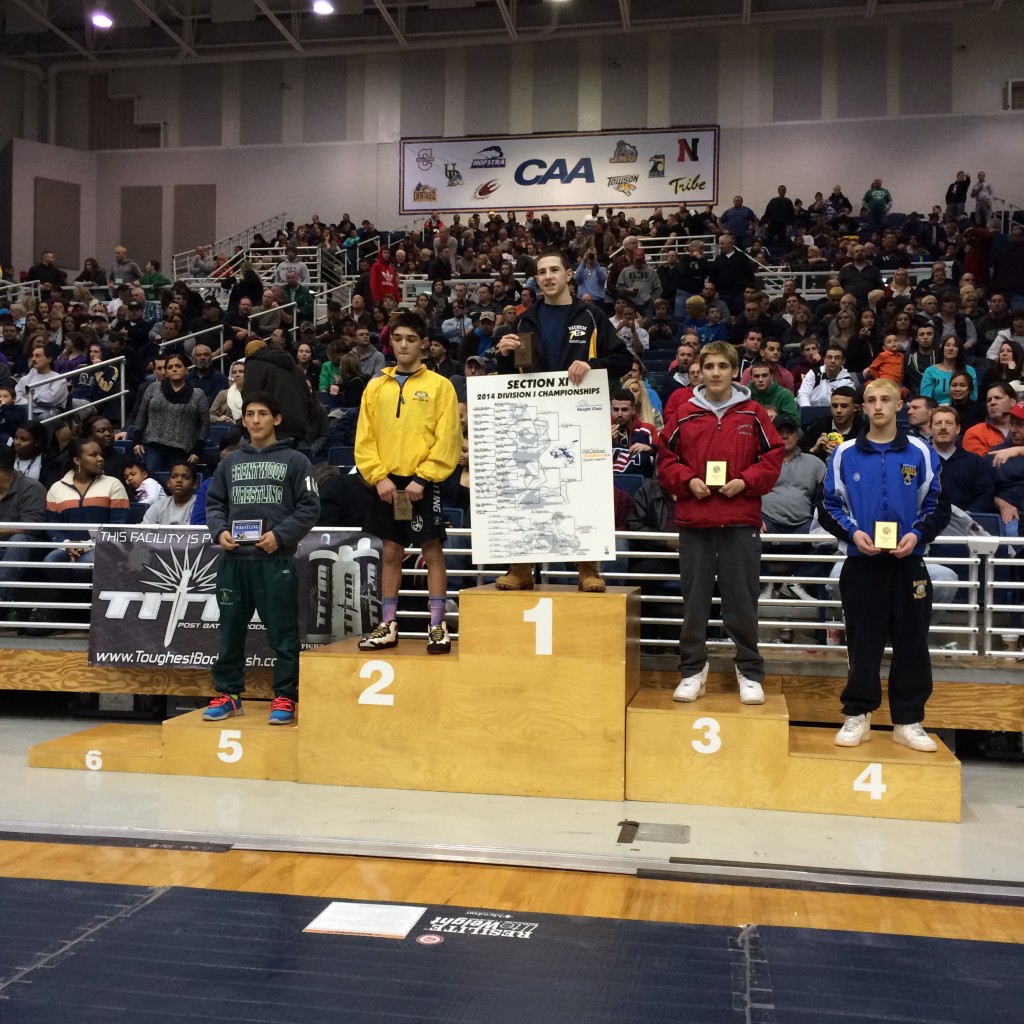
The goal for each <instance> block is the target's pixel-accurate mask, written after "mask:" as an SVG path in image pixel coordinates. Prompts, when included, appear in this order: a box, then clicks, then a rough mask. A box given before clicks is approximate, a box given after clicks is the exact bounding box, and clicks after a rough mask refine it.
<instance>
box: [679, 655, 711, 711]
mask: <svg viewBox="0 0 1024 1024" xmlns="http://www.w3.org/2000/svg"><path fill="white" fill-rule="evenodd" d="M707 681H708V664H707V662H704V667H703V668H702V669H701V670H700V671H699V672H695V673H694V674H693V675H692V676H683V678H682V679H680V680H679V685H678V686H677V687H676V688H675V689H674V690H673V691H672V699H673V700H678V701H682V702H683V703H684V704H689V703H690V702H691V701H695V700H696V699H697V698H698V697H703V696H704V684H705V683H706V682H707Z"/></svg>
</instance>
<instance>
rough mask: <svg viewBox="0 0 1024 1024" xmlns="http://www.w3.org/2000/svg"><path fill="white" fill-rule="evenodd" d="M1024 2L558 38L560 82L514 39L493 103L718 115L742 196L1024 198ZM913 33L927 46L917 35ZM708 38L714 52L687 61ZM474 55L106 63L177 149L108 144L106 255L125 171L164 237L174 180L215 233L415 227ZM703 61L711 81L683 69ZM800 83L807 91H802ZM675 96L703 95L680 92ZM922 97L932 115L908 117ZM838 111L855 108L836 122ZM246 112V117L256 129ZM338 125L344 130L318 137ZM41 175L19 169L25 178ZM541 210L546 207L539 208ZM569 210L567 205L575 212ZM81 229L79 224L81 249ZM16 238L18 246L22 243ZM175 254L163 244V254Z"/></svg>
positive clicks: (56, 159)
mask: <svg viewBox="0 0 1024 1024" xmlns="http://www.w3.org/2000/svg"><path fill="white" fill-rule="evenodd" d="M1018 16H1019V8H1017V7H1016V6H1014V7H1013V8H1012V9H1011V8H1010V7H1006V8H1004V9H1003V10H1001V11H998V12H991V13H990V12H987V11H986V12H981V11H979V10H977V9H972V10H971V11H967V12H962V13H955V14H949V13H930V14H926V15H924V16H923V17H924V18H927V19H929V20H927V21H921V22H910V21H908V20H907V19H903V20H902V21H901V20H899V19H893V18H885V19H882V18H876V19H874V20H872V21H868V20H866V19H864V18H855V19H851V20H850V21H849V23H842V22H830V21H819V22H814V21H807V22H804V23H798V24H789V25H783V24H764V25H755V26H748V27H746V28H741V27H738V26H734V27H730V28H728V29H723V30H714V29H702V30H701V32H700V33H698V34H697V35H696V36H695V34H694V33H693V32H690V31H683V30H679V31H674V32H665V33H659V34H658V35H645V34H634V35H631V36H629V37H628V46H626V47H619V48H618V49H616V46H615V45H614V42H610V41H609V40H608V39H605V38H600V37H584V38H580V39H565V40H559V41H558V44H557V47H558V58H557V62H558V76H559V78H556V79H555V81H554V82H553V76H552V74H551V67H550V66H549V65H550V62H551V54H550V48H549V50H547V51H545V50H543V49H542V48H539V49H536V50H535V48H533V47H530V46H527V45H523V46H517V45H514V44H513V45H509V46H508V47H507V48H506V50H507V53H508V55H509V65H510V67H511V68H512V69H514V70H515V73H514V74H512V75H511V79H510V81H509V86H508V88H503V89H501V90H497V92H496V93H495V95H494V101H495V102H496V103H497V102H499V101H500V106H501V108H502V109H500V110H496V111H495V123H496V124H509V125H511V126H513V128H514V129H515V130H516V131H519V132H523V133H529V132H530V131H532V130H533V128H534V125H535V123H536V121H537V118H538V113H537V112H538V111H540V112H541V113H540V115H539V116H540V117H541V119H542V121H543V119H544V118H545V117H547V118H551V117H554V118H555V119H557V120H558V121H559V122H561V121H563V120H564V122H565V129H564V130H566V131H572V130H577V131H591V130H595V129H601V128H607V129H615V128H620V127H623V124H622V123H621V121H622V118H623V117H625V116H626V115H627V114H628V120H629V122H630V125H631V126H635V127H640V126H643V127H650V128H655V127H662V126H667V125H670V124H672V123H673V120H674V118H673V111H676V112H680V111H682V112H685V114H686V116H687V117H688V118H689V119H690V123H697V122H700V123H718V124H719V125H721V128H722V132H721V152H720V175H719V201H720V203H725V202H728V201H729V199H730V198H731V196H732V195H733V194H734V193H736V192H739V193H740V194H742V195H743V196H744V197H745V199H746V200H747V202H748V204H749V205H751V206H753V207H754V208H755V209H758V210H760V209H761V208H763V206H764V204H765V202H766V201H767V200H768V199H769V198H770V197H771V196H772V195H773V194H774V192H775V188H776V186H777V185H778V184H779V183H780V182H783V181H784V182H785V183H786V184H787V185H788V186H789V189H790V195H791V196H799V197H800V198H802V199H804V201H805V202H808V201H810V199H811V198H812V196H813V193H814V191H815V190H818V189H821V190H822V191H825V192H827V191H828V189H829V188H830V186H831V185H832V184H833V183H835V182H836V181H838V182H840V183H841V184H842V185H843V186H844V188H845V190H846V191H847V194H849V195H850V196H851V197H854V198H856V197H858V196H860V195H861V194H862V193H863V191H864V189H865V188H866V187H867V184H868V182H869V181H870V180H871V178H872V177H874V176H875V175H876V174H877V175H881V176H882V177H883V178H884V179H885V182H886V184H887V186H888V187H889V188H890V189H891V191H892V192H893V194H894V196H895V200H896V206H897V208H899V209H903V210H909V209H912V208H917V209H920V210H923V209H927V208H928V207H930V206H931V205H932V204H933V203H935V202H941V201H942V197H943V194H944V192H945V188H946V185H947V184H948V182H949V181H951V180H952V177H953V175H954V174H955V172H956V170H959V169H961V168H963V169H965V170H967V171H969V172H970V173H971V174H972V175H973V174H975V173H976V172H977V171H978V170H980V169H984V170H986V171H987V172H988V174H989V178H990V180H991V181H992V182H993V183H994V185H995V187H996V191H997V194H999V195H1003V196H1005V197H1006V198H1007V199H1010V200H1012V201H1014V202H1016V203H1017V204H1018V205H1022V206H1024V175H1022V174H1021V173H1020V171H1019V167H1018V164H1019V160H1018V154H1019V153H1020V152H1021V143H1022V142H1024V115H1022V114H1021V113H1008V112H1003V111H1002V110H1001V99H1002V84H1003V82H1004V81H1005V80H1006V79H1007V78H1010V77H1020V78H1024V51H1021V49H1020V46H1019V41H1020V38H1021V36H1020V26H1019V23H1018ZM918 35H919V36H920V40H921V42H922V45H921V46H920V47H918V46H917V45H915V43H916V41H917V38H918ZM698 36H699V39H700V50H701V52H700V54H699V55H698V56H697V57H695V58H694V60H692V61H690V60H687V59H686V55H687V53H688V50H689V48H690V47H692V45H693V44H694V40H695V38H697V37H698ZM616 38H617V39H618V42H620V43H621V42H622V38H621V37H616ZM935 39H944V40H946V41H947V43H946V45H947V50H948V52H936V50H935V47H934V46H932V45H925V43H926V42H927V41H928V40H932V41H933V40H935ZM794 41H796V43H798V44H799V45H796V43H795V42H794ZM801 46H802V47H804V49H807V48H815V49H817V48H819V47H820V54H821V59H820V60H814V61H805V62H804V63H803V64H802V65H801V74H797V75H794V74H792V72H791V69H790V67H789V62H792V61H799V60H800V56H801V54H800V47H801ZM874 47H877V48H878V51H879V55H878V56H876V57H875V58H874V61H873V67H874V68H875V71H874V74H875V75H876V76H877V77H876V79H875V82H876V85H877V87H876V88H874V89H865V90H863V91H862V92H861V93H858V88H857V76H855V75H852V74H851V73H850V71H849V68H850V65H851V62H853V61H855V60H856V55H857V54H858V53H859V54H861V55H862V58H863V55H864V54H865V53H868V54H872V55H874V54H876V51H875V50H874V49H873V48H874ZM475 52H476V51H474V50H473V49H469V48H454V47H453V48H450V49H449V50H448V51H447V53H445V54H443V55H439V54H438V53H436V52H427V53H422V52H417V51H411V52H409V53H408V54H405V55H404V56H403V59H402V60H401V61H382V60H379V59H378V58H376V57H363V56H357V57H345V58H338V59H337V66H336V68H335V66H334V63H333V62H332V63H330V65H329V66H328V67H327V68H326V69H325V68H324V66H323V65H322V64H321V65H320V67H319V68H317V69H313V68H312V67H310V70H309V73H308V74H307V73H306V68H305V67H304V63H305V62H303V61H301V60H298V59H295V60H286V61H273V62H269V63H267V62H252V63H245V62H236V63H233V64H232V63H225V64H223V65H222V66H219V67H218V68H217V71H218V74H217V75H214V76H212V78H211V81H212V82H213V83H215V87H214V88H211V89H210V90H209V95H206V96H204V98H203V102H202V103H198V104H197V103H196V102H195V99H194V97H195V92H196V90H195V89H194V88H193V89H187V88H183V87H182V85H183V82H184V81H185V78H184V76H193V77H194V76H195V75H196V73H197V72H196V68H195V66H192V65H186V66H181V67H170V68H167V67H164V68H158V69H151V70H145V69H144V70H121V71H117V72H115V73H113V74H112V76H111V82H110V91H111V93H112V94H116V95H134V96H136V97H137V98H138V99H137V110H138V116H139V118H140V119H141V120H146V121H157V120H159V121H162V122H164V124H165V128H164V137H165V140H166V141H167V143H168V145H169V146H170V147H171V148H168V149H164V150H159V151H153V150H147V151H142V150H131V151H125V152H118V153H100V154H98V155H97V156H96V158H95V167H96V175H97V179H96V185H97V187H96V194H97V196H98V207H97V209H96V211H95V222H96V224H95V233H94V237H95V240H96V245H97V246H98V254H102V256H103V258H105V257H106V254H107V253H108V252H109V249H110V248H111V247H112V246H113V245H114V244H115V243H116V241H117V240H118V239H117V236H118V233H119V230H120V225H119V223H118V218H119V209H120V204H119V189H120V187H121V186H122V185H137V184H162V185H163V186H164V203H163V209H162V211H161V212H160V214H159V215H160V216H161V217H162V218H163V219H164V225H163V228H164V230H163V237H164V239H166V240H167V245H168V246H170V240H171V239H172V237H173V232H172V230H171V228H172V217H173V210H172V209H171V204H172V192H171V188H170V186H172V185H174V184H183V183H193V182H194V183H211V182H215V183H216V184H217V186H218V212H217V230H218V235H220V236H225V235H228V234H231V233H232V232H234V231H237V230H240V229H242V228H245V227H247V226H249V225H250V224H252V223H255V222H256V221H258V220H260V219H262V218H263V217H266V216H269V215H271V214H273V213H276V212H278V211H281V210H286V211H287V212H288V214H289V216H290V217H291V218H292V219H294V220H302V219H305V218H306V217H308V216H309V215H311V214H312V213H314V212H316V213H319V214H320V216H321V217H322V218H323V219H325V220H331V219H334V218H336V217H337V216H338V215H340V213H341V212H343V211H347V212H349V213H351V214H352V215H353V216H355V217H357V219H359V218H361V217H363V216H366V217H369V218H371V219H373V220H374V221H375V222H376V223H377V224H378V225H380V226H382V227H385V226H386V227H398V226H400V225H402V224H403V222H407V221H408V218H402V217H399V215H398V212H397V208H398V202H397V200H398V183H397V146H396V145H395V142H396V141H397V140H398V139H399V138H400V137H401V135H402V134H407V135H408V134H418V132H417V131H416V128H417V126H418V125H420V124H422V123H424V122H427V123H431V124H433V123H436V124H439V125H443V130H444V134H446V135H452V136H457V135H461V134H464V133H466V132H467V128H468V127H469V126H472V127H478V121H479V120H480V111H481V108H480V104H479V103H478V102H477V101H475V100H474V101H473V102H472V103H470V102H468V100H467V95H466V89H467V85H468V84H469V83H470V82H473V81H480V82H481V83H482V85H481V88H483V89H484V90H485V91H486V89H487V77H486V74H485V73H484V71H483V69H481V74H480V75H479V76H476V77H474V76H473V75H468V76H467V71H466V69H467V66H472V63H473V60H474V54H475ZM615 54H619V55H621V56H622V57H624V59H623V60H622V61H621V62H620V63H621V67H618V68H613V67H612V66H611V65H610V63H609V61H610V59H611V56H614V55H615ZM534 57H538V59H532V58H534ZM321 60H322V58H321ZM694 69H698V70H694ZM261 71H263V72H265V73H266V74H267V75H270V76H271V78H272V79H273V80H272V81H265V82H264V88H263V89H262V92H260V95H261V96H262V97H263V99H262V100H261V102H262V103H263V104H264V105H265V106H266V107H267V117H266V121H267V123H268V124H272V125H274V126H276V127H275V129H274V133H276V134H274V137H271V138H266V137H265V136H264V138H266V142H267V143H274V144H261V145H252V146H243V145H239V143H240V141H241V140H242V139H243V138H244V137H246V135H250V134H252V132H251V124H252V116H253V113H254V111H253V96H254V95H255V94H254V93H253V92H251V91H247V89H248V88H249V86H248V85H247V83H251V82H252V81H253V76H255V75H259V74H260V73H261ZM271 71H273V75H271ZM12 73H13V72H12ZM695 73H700V74H701V75H702V76H703V77H702V78H701V80H700V81H699V82H696V83H693V82H688V80H687V78H688V75H693V74H695ZM274 76H276V77H274ZM278 79H280V81H278ZM527 79H528V80H527ZM559 80H561V81H562V82H564V83H565V87H564V93H563V92H562V91H561V90H558V89H557V83H558V81H559ZM420 82H422V83H423V84H422V88H421V89H420V87H419V86H418V83H420ZM267 86H270V87H267ZM553 87H554V91H553ZM803 89H806V90H807V91H808V93H809V94H810V96H811V100H810V102H807V103H805V102H803V99H804V98H803V97H802V96H801V95H800V90H803ZM314 90H315V91H314ZM307 92H308V95H307ZM87 93H88V89H87V79H86V75H85V73H83V72H80V71H71V72H66V73H64V72H62V73H60V74H59V75H58V76H57V93H56V95H57V100H58V103H57V108H56V119H57V125H58V136H57V137H58V138H59V139H60V140H61V141H62V143H63V144H64V145H66V146H71V147H75V148H83V147H84V146H85V145H86V143H87V139H88V108H87V103H86V101H85V97H86V95H87ZM680 93H684V94H685V95H686V96H688V97H696V98H698V99H697V101H692V100H690V101H684V100H682V99H681V98H680ZM403 94H404V95H405V97H406V102H405V105H404V106H403V102H402V97H403ZM424 94H426V96H427V98H426V99H425V96H424ZM546 96H551V99H550V100H548V101H546V99H545V97H546ZM629 97H633V98H634V99H635V102H634V103H633V104H630V102H628V100H629ZM317 103H326V104H336V105H339V109H343V110H344V116H343V117H342V116H338V117H335V118H330V117H326V116H324V117H309V116H307V117H304V116H303V114H304V111H306V112H308V111H309V110H310V108H311V105H315V104H317ZM15 106H16V104H14V103H13V100H12V101H11V102H9V103H6V104H3V103H0V138H2V135H3V123H2V122H3V121H4V119H5V118H7V119H9V118H10V117H11V116H13V114H12V111H13V110H14V107H15ZM876 107H877V109H876ZM922 109H926V110H935V111H936V112H935V113H934V114H928V115H914V116H911V115H908V114H907V113H906V111H912V110H922ZM211 110H215V111H217V112H218V115H219V116H217V117H214V118H213V119H212V121H211V122H210V123H211V125H212V126H213V127H214V132H215V136H214V137H218V138H219V139H220V143H221V146H220V147H219V148H182V147H181V146H180V145H177V143H179V142H180V140H181V138H182V137H194V136H195V134H196V133H195V132H194V131H189V127H188V126H189V125H190V124H194V123H195V119H197V118H203V117H204V114H205V113H206V112H208V111H211ZM793 110H810V111H812V112H814V113H817V112H818V111H819V110H820V118H819V119H816V120H814V121H804V122H780V121H775V120H773V119H774V118H775V117H777V116H780V114H782V113H784V112H786V111H793ZM5 111H7V114H5ZM435 111H436V116H433V114H434V112H435ZM840 111H842V112H844V114H846V115H851V114H857V115H859V116H857V117H852V116H848V117H846V118H845V119H842V118H840V116H839V114H840ZM603 112H607V113H608V116H611V113H612V112H614V113H615V118H616V123H615V124H609V123H604V122H603V120H602V117H603ZM256 113H258V108H257V111H256ZM40 120H42V121H43V122H45V120H46V119H45V118H43V119H40ZM245 124H248V125H250V128H249V129H246V130H245V131H243V126H244V125H245ZM307 124H308V125H312V126H314V128H311V129H310V130H311V131H314V130H315V132H316V138H315V139H309V138H306V137H305V125H307ZM332 126H333V127H332ZM42 127H43V129H44V130H45V124H43V126H42ZM183 127H184V129H185V130H184V132H183ZM332 132H333V133H334V134H336V135H338V136H342V137H339V138H336V139H331V138H329V137H328V138H325V137H324V136H325V135H327V136H329V135H330V134H331V133H332ZM208 134H209V133H208ZM272 134H273V133H272ZM257 135H259V133H257ZM26 152H27V151H26ZM34 152H38V151H34ZM16 159H18V157H17V155H16ZM33 159H35V158H33ZM65 160H66V161H68V162H69V165H70V166H79V165H77V164H75V161H74V160H73V159H72V157H71V156H70V154H68V152H67V151H66V150H61V151H59V152H54V153H52V155H51V157H50V163H51V166H50V167H48V169H47V170H48V173H49V176H51V177H62V174H61V173H58V170H57V168H59V166H60V165H61V164H62V163H63V162H64V161H65ZM30 178H31V175H26V174H22V175H20V177H19V180H20V181H23V182H29V181H30ZM15 195H16V200H20V202H19V201H16V203H15V206H16V207H21V206H24V205H25V203H26V202H28V203H30V202H31V191H29V192H28V193H25V192H16V193H15ZM536 206H537V209H538V210H540V209H542V207H543V202H542V201H538V203H537V204H536ZM580 212H582V211H580ZM22 215H23V216H24V212H23V211H22ZM571 215H572V213H571V212H567V211H562V212H561V213H560V214H558V216H559V217H560V218H563V219H564V218H567V217H569V216H571ZM87 216H88V215H87V214H83V217H87ZM15 236H16V238H17V237H18V232H15ZM88 238H89V233H88V232H87V231H86V230H85V229H84V228H83V244H84V245H85V247H86V248H87V249H88V241H87V240H88ZM21 251H23V249H19V248H18V246H17V245H16V247H15V252H16V253H19V252H21ZM170 255H171V253H170V252H165V253H164V254H163V257H164V260H165V262H166V261H167V259H168V258H169V256H170ZM15 258H16V260H19V265H24V264H21V263H20V258H19V256H17V255H16V257H15Z"/></svg>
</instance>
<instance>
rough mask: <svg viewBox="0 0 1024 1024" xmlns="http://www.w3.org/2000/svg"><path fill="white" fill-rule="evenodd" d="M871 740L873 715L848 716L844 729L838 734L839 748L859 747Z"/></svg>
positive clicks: (837, 744) (837, 743) (836, 740)
mask: <svg viewBox="0 0 1024 1024" xmlns="http://www.w3.org/2000/svg"><path fill="white" fill-rule="evenodd" d="M870 739H871V714H870V712H869V713H868V714H866V715H847V716H846V721H845V722H843V727H842V729H840V730H839V732H837V733H836V739H835V743H836V746H837V747H859V746H860V745H861V744H862V743H867V742H868V740H870Z"/></svg>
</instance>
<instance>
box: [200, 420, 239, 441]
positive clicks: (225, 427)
mask: <svg viewBox="0 0 1024 1024" xmlns="http://www.w3.org/2000/svg"><path fill="white" fill-rule="evenodd" d="M233 427H234V424H233V423H211V424H210V429H209V430H208V431H207V434H206V443H207V444H208V445H211V446H216V445H218V444H220V439H221V438H222V437H223V436H224V435H225V434H226V433H227V432H228V431H229V430H231V429H232V428H233Z"/></svg>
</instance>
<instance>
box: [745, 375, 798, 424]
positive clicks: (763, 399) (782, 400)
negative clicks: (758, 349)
mask: <svg viewBox="0 0 1024 1024" xmlns="http://www.w3.org/2000/svg"><path fill="white" fill-rule="evenodd" d="M750 397H751V398H752V399H753V400H754V401H755V402H757V404H758V405H763V406H769V405H770V406H771V407H772V408H773V409H774V410H775V413H776V415H779V416H791V417H792V418H793V419H795V420H796V421H797V423H799V422H800V409H799V408H798V407H797V404H796V399H795V398H794V397H793V392H792V391H789V390H788V389H786V388H784V387H783V386H782V385H781V384H780V383H779V382H778V381H777V380H775V379H774V378H773V377H772V368H771V367H770V366H769V365H768V364H767V363H766V362H765V361H764V360H763V359H755V360H754V362H753V363H751V364H750Z"/></svg>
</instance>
